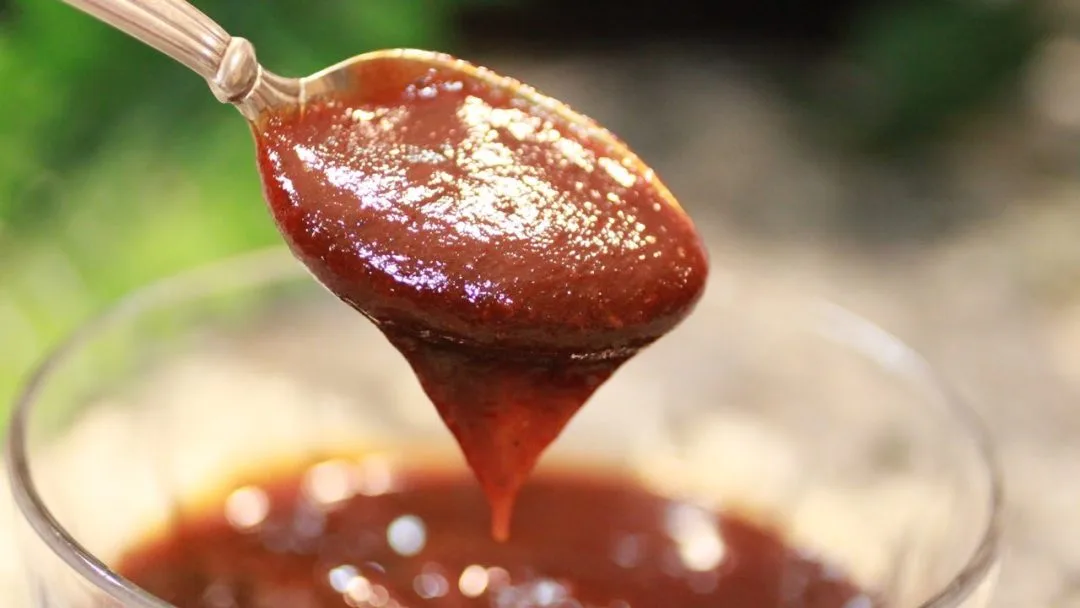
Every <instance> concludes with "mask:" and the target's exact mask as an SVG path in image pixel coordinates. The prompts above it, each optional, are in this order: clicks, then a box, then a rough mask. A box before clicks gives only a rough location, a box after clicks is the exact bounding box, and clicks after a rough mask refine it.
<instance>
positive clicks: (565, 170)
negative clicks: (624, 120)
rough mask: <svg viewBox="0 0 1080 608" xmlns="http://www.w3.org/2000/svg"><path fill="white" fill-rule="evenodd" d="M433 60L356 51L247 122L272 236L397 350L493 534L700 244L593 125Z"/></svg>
mask: <svg viewBox="0 0 1080 608" xmlns="http://www.w3.org/2000/svg"><path fill="white" fill-rule="evenodd" d="M432 57H436V58H439V57H440V56H427V60H425V61H421V60H418V59H415V58H413V57H411V56H408V55H402V56H385V57H382V58H375V59H369V60H367V61H364V62H361V63H360V64H358V65H357V66H355V67H354V68H352V72H351V73H350V77H351V80H352V83H353V85H354V89H355V90H354V92H351V93H342V94H339V95H336V96H334V97H332V98H321V99H315V100H312V101H311V102H310V103H308V104H307V105H306V106H305V107H304V108H303V109H302V110H292V111H287V112H276V113H271V114H268V115H266V116H264V117H263V118H262V119H261V120H260V121H258V122H257V124H255V125H253V129H254V132H255V136H256V141H257V145H258V158H259V167H260V172H261V174H262V178H263V185H264V191H265V194H266V198H267V200H268V202H269V205H270V209H271V211H272V214H273V216H274V219H275V220H276V222H277V224H278V227H279V228H280V230H281V233H282V234H283V235H284V238H285V240H286V241H287V243H288V244H289V246H290V247H291V249H292V251H293V252H294V254H295V255H296V256H297V257H298V258H299V259H300V260H301V261H302V262H303V263H304V264H305V265H306V266H307V267H308V268H309V269H310V270H311V272H312V273H313V274H314V275H315V276H316V277H317V278H318V279H319V280H320V281H321V282H322V283H323V284H324V285H326V286H327V287H328V288H329V289H330V290H331V291H333V292H334V293H335V294H337V295H338V296H339V297H340V298H341V299H342V300H344V301H345V302H347V303H349V304H350V305H352V306H353V307H354V308H356V309H357V310H359V311H360V312H362V313H363V314H365V315H366V316H368V317H369V318H370V319H371V320H373V321H374V322H375V323H376V324H377V325H378V326H379V327H380V328H381V330H382V331H383V332H384V334H385V335H386V336H387V337H388V338H389V339H390V341H391V342H393V344H394V345H395V346H396V347H397V348H398V349H399V350H400V351H401V352H402V353H403V354H404V355H405V357H406V358H407V359H408V360H409V362H410V364H411V365H412V367H413V369H414V370H415V372H416V374H417V376H418V377H419V379H420V382H421V384H422V385H423V387H424V390H425V391H426V392H427V394H428V395H429V397H430V398H431V400H432V401H433V402H434V404H435V406H436V407H437V408H438V410H439V413H440V414H441V416H442V417H443V419H444V420H445V422H446V424H447V426H448V427H449V428H450V430H451V431H452V432H453V434H454V436H455V437H456V438H457V440H458V442H459V444H460V445H461V447H462V450H463V452H464V454H465V457H466V459H467V460H468V462H469V464H470V466H471V467H472V468H473V470H474V472H475V473H476V475H477V478H478V479H479V481H480V483H481V485H482V487H483V488H484V489H485V492H486V493H487V496H488V498H489V501H490V504H491V506H492V509H493V531H494V533H495V534H496V536H499V537H505V535H506V533H507V529H508V526H509V521H510V514H511V508H512V505H513V501H514V495H515V493H516V492H517V489H518V487H520V486H521V484H522V483H523V481H524V480H525V479H526V477H527V476H528V474H529V472H530V471H531V470H532V468H533V466H534V465H535V463H536V461H537V459H538V458H539V457H540V455H541V453H542V452H543V450H544V449H545V448H546V447H547V446H548V445H549V444H550V443H551V442H552V441H553V440H554V439H555V438H556V437H557V436H558V434H559V432H560V431H561V430H562V428H563V427H564V425H565V424H566V423H567V422H568V421H569V420H570V419H571V417H572V416H573V415H574V414H575V413H576V412H577V410H578V409H579V408H580V407H581V406H582V404H583V403H584V402H585V401H586V400H587V399H588V398H589V397H590V396H591V395H592V393H593V392H594V391H595V390H596V388H597V387H599V386H600V385H601V384H602V383H603V382H604V381H605V380H606V379H607V378H608V377H609V376H610V375H611V374H612V373H613V372H614V371H615V370H616V369H618V367H619V366H620V365H622V363H624V362H625V361H626V360H627V359H628V358H630V357H631V356H633V354H634V353H635V352H637V351H638V350H639V349H640V348H642V347H644V346H646V345H648V344H649V343H651V342H652V341H654V340H656V339H657V338H659V337H660V336H662V335H663V334H665V333H666V332H668V331H669V330H670V329H671V328H672V327H674V326H675V325H676V324H677V323H678V322H679V321H680V320H682V318H684V317H685V316H686V315H687V314H688V313H689V312H690V310H691V309H692V307H693V305H694V304H695V303H696V301H697V300H698V298H699V296H700V295H701V292H702V290H703V289H704V284H705V277H706V272H707V262H706V255H705V251H704V248H703V246H702V244H701V242H700V240H699V239H698V236H697V233H696V232H695V230H694V227H693V225H692V223H691V221H690V220H689V219H688V218H687V217H686V215H685V214H684V213H683V212H682V210H681V209H680V208H679V207H678V205H677V203H676V202H675V201H674V199H672V197H671V195H670V193H669V192H668V191H667V189H666V188H665V187H664V186H663V184H661V183H660V182H659V181H658V180H657V179H656V177H655V176H654V175H653V174H652V172H651V171H650V170H649V169H648V168H647V167H645V166H644V165H643V164H642V163H641V162H640V161H639V160H638V159H637V158H636V157H634V156H633V155H632V154H631V153H630V152H629V151H628V150H626V148H625V147H623V146H622V144H620V143H619V142H618V141H616V140H615V139H614V138H613V137H612V136H610V135H609V134H608V133H607V132H605V131H603V130H602V129H601V128H600V127H598V126H596V125H594V124H592V123H591V122H587V121H583V120H579V119H569V118H568V117H567V115H566V114H565V113H564V111H563V110H560V109H559V108H558V107H557V104H556V102H554V101H551V100H548V99H546V98H543V97H541V96H539V95H536V94H534V93H532V92H531V91H528V90H527V89H525V88H524V87H522V86H521V85H519V84H518V83H516V82H513V81H510V80H508V79H501V78H499V77H496V76H494V75H492V74H490V73H489V72H486V71H483V70H478V69H476V68H472V67H462V66H463V65H464V64H461V63H460V62H458V63H455V62H454V61H453V60H450V59H448V58H439V59H438V61H435V62H434V63H433V62H432V61H431V58H432ZM522 91H526V93H525V94H524V95H523V94H522ZM357 348H363V345H357Z"/></svg>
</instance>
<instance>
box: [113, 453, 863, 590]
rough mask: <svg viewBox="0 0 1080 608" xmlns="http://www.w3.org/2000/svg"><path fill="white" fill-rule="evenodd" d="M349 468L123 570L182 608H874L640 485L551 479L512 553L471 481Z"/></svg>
mask: <svg viewBox="0 0 1080 608" xmlns="http://www.w3.org/2000/svg"><path fill="white" fill-rule="evenodd" d="M345 466H349V465H348V463H346V462H344V461H331V462H328V463H323V464H321V465H318V466H316V467H314V468H312V469H311V470H309V471H308V473H307V474H306V475H304V476H297V477H294V478H289V477H286V478H281V479H279V480H277V481H276V482H273V483H268V484H262V485H245V486H243V487H240V488H238V489H236V490H235V491H233V492H232V494H230V495H229V496H228V497H227V498H226V499H224V500H223V501H222V502H221V503H219V504H215V505H214V508H213V509H211V510H208V511H206V512H197V513H190V514H188V515H187V516H186V517H185V518H184V519H182V520H181V521H179V522H177V526H176V527H174V528H171V529H170V530H169V531H168V533H167V534H166V535H165V536H163V537H161V538H158V539H156V540H153V541H151V542H148V543H147V544H145V545H143V546H139V547H136V548H134V549H133V550H132V551H131V552H129V553H128V554H127V556H125V557H124V559H123V560H121V563H120V565H119V571H120V572H121V573H122V574H123V575H125V576H126V577H128V578H130V579H131V580H133V581H134V582H135V583H137V584H138V585H140V586H142V587H143V588H145V589H147V590H149V591H150V592H152V593H154V594H155V595H157V596H158V597H161V598H162V599H164V600H166V601H168V602H170V603H172V604H174V605H176V606H179V607H180V608H279V607H288V608H344V607H346V606H349V607H353V608H356V607H360V608H404V607H412V608H418V607H423V606H430V607H433V608H470V607H476V608H479V607H496V608H534V607H536V608H540V607H545V608H796V607H797V608H844V607H850V606H859V607H865V608H869V607H870V606H872V605H874V604H873V602H871V599H870V597H869V596H866V595H864V594H863V593H861V592H860V591H859V590H858V589H857V588H856V587H854V586H853V585H851V584H850V583H849V582H848V581H847V580H846V579H845V578H844V577H843V575H842V573H840V572H838V571H836V570H835V569H832V568H829V567H827V566H825V565H823V564H821V563H819V562H816V561H814V560H813V559H811V558H810V557H808V556H806V555H805V554H803V553H801V552H799V551H797V550H795V549H793V548H791V547H789V546H787V545H785V543H784V542H783V540H782V539H781V538H779V537H778V536H777V535H775V534H774V533H773V532H771V531H770V530H768V529H765V528H762V527H758V526H756V525H754V524H751V523H748V522H746V521H744V520H740V519H738V518H735V517H730V516H722V515H717V514H715V513H712V512H709V511H706V510H703V509H701V508H698V507H695V506H692V505H689V504H684V503H679V502H672V501H669V500H666V499H664V498H661V497H659V496H656V495H653V494H650V493H649V492H647V491H646V490H644V489H642V488H640V487H637V486H635V485H634V484H633V482H631V481H629V480H625V479H618V478H613V477H602V478H597V477H591V476H585V475H582V474H568V473H563V474H556V475H550V474H544V475H538V476H537V477H536V478H535V479H533V480H531V481H530V482H529V483H528V484H526V485H525V486H524V488H523V489H522V492H521V496H520V499H519V503H518V514H517V518H516V522H515V525H514V529H513V535H512V537H511V540H510V541H508V542H505V543H500V542H496V541H495V540H493V539H492V538H491V536H490V534H489V530H488V522H487V519H486V517H485V516H484V511H485V509H484V498H483V496H482V494H481V493H480V492H479V490H477V489H476V487H475V485H474V484H473V483H472V480H470V479H468V478H467V477H466V476H463V475H461V474H453V473H448V472H433V471H424V470H422V469H418V470H411V471H408V470H407V471H399V472H398V473H399V474H398V475H395V476H393V477H379V478H378V479H380V480H381V481H378V482H376V483H374V484H372V483H371V482H370V480H369V482H368V483H367V484H364V483H360V484H357V485H353V486H345V485H343V484H344V481H343V480H345V479H348V477H346V476H342V475H341V474H340V473H341V471H340V467H345ZM368 470H369V471H370V470H371V469H370V467H369V469H368ZM353 479H357V478H355V477H354V478H353ZM389 479H392V482H388V481H387V480H389ZM849 602H850V603H849Z"/></svg>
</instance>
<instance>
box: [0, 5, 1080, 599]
mask: <svg viewBox="0 0 1080 608" xmlns="http://www.w3.org/2000/svg"><path fill="white" fill-rule="evenodd" d="M195 3H196V4H197V5H198V6H199V7H200V8H202V9H203V10H204V11H205V12H207V13H208V14H210V15H212V16H213V17H214V18H215V19H217V20H218V21H219V22H220V23H222V24H223V25H224V26H225V27H226V28H227V29H228V30H229V31H231V32H233V33H235V34H237V35H243V36H245V37H248V38H249V39H251V40H252V41H253V42H254V43H255V45H256V47H257V48H258V49H259V55H260V59H261V60H262V61H263V63H264V64H266V65H267V66H270V67H271V68H272V69H274V70H275V71H277V72H279V73H282V74H290V75H292V74H304V73H308V72H311V71H314V70H316V69H318V68H321V67H323V66H325V65H327V64H330V63H333V62H335V61H337V60H339V59H342V58H344V57H347V56H350V55H353V54H356V53H359V52H362V51H366V50H372V49H377V48H385V47H398V46H412V47H422V48H434V49H439V50H446V51H450V52H453V53H455V54H458V55H460V56H463V57H466V58H469V59H472V60H474V61H476V62H479V63H483V64H486V65H489V66H491V67H494V68H496V69H497V70H499V71H501V72H503V73H506V74H509V75H513V76H516V77H518V78H520V79H522V80H525V81H527V82H530V83H532V84H534V85H536V86H537V87H538V88H540V89H541V90H543V91H545V92H547V93H549V94H551V95H554V96H555V97H558V98H561V99H563V100H565V101H568V102H569V103H571V105H573V106H575V108H576V109H578V110H580V111H583V112H585V113H587V114H590V115H592V116H593V117H595V118H597V119H599V120H600V122H602V123H604V124H605V125H607V126H609V127H610V128H611V129H612V130H614V131H615V132H617V133H619V134H620V135H621V136H622V137H623V138H624V139H625V140H627V141H628V142H629V143H630V144H631V146H632V147H634V148H635V149H636V150H638V152H639V153H640V154H641V155H642V156H643V157H644V158H645V159H646V160H647V161H648V162H649V163H650V164H652V165H653V167H654V168H656V169H657V170H658V172H659V173H660V175H662V176H663V177H664V178H665V180H666V181H667V182H668V184H669V185H670V186H671V188H672V190H673V191H674V192H675V193H676V195H677V196H678V197H679V198H680V199H681V200H682V201H683V202H684V204H685V206H686V207H687V208H689V209H690V211H691V212H692V214H694V215H695V217H697V218H699V222H700V223H701V224H702V226H703V227H704V229H705V231H706V233H707V234H708V235H709V238H710V240H711V241H712V245H713V247H714V249H715V250H717V251H723V252H725V255H730V256H731V259H741V260H744V263H745V264H747V265H749V266H750V267H752V268H756V269H758V270H760V271H761V272H768V273H773V274H777V275H782V276H784V277H786V278H787V279H789V280H793V281H803V282H805V284H806V287H807V289H808V290H813V291H817V292H823V293H826V294H828V295H830V296H832V297H834V298H835V299H837V300H839V301H840V302H841V303H842V304H845V305H847V306H849V307H851V308H853V309H855V310H856V311H858V312H860V313H862V314H864V315H866V316H869V317H871V318H873V319H874V320H876V321H878V322H879V323H881V324H882V325H884V326H885V327H887V328H888V329H890V330H892V331H893V332H895V333H897V334H899V335H900V336H901V337H903V338H904V339H906V340H908V341H909V342H912V343H913V344H915V346H917V347H918V348H920V349H921V350H922V351H924V352H925V353H927V354H928V356H929V357H930V358H931V359H932V360H933V361H934V363H935V364H937V365H939V366H940V367H942V368H943V370H944V372H945V373H946V374H947V375H948V376H949V377H950V378H952V379H953V380H954V381H955V382H956V383H957V384H958V385H959V386H960V387H961V389H962V390H963V391H964V392H965V394H967V395H968V396H969V397H970V398H971V400H972V401H973V402H974V403H976V404H977V406H978V407H979V409H980V411H981V412H982V413H983V414H984V416H985V417H986V419H987V420H988V422H989V423H990V425H991V427H992V429H993V431H994V433H995V434H996V435H997V439H998V440H999V443H1000V444H1001V446H1002V452H1003V456H1004V458H1005V467H1006V473H1007V475H1008V476H1009V482H1010V484H1011V488H1010V492H1011V494H1010V502H1011V508H1012V511H1011V512H1010V516H1009V522H1008V523H1009V525H1010V526H1011V528H1010V543H1011V544H1012V549H1013V551H1012V553H1013V556H1012V558H1011V562H1010V565H1009V567H1008V568H1006V573H1005V575H1004V577H1005V581H1004V584H1003V589H1002V592H1001V593H1000V594H999V599H998V604H997V605H1001V606H1007V605H1016V606H1025V607H1031V606H1052V607H1060V608H1068V607H1074V608H1075V607H1077V606H1080V483H1077V471H1078V470H1080V468H1078V467H1080V281H1078V279H1080V147H1078V143H1080V1H1078V0H906V1H901V0H895V1H887V0H843V1H840V0H837V1H833V2H826V1H817V2H805V1H803V2H800V1H797V0H721V1H719V2H708V3H706V2H700V1H693V0H666V1H665V2H641V3H637V4H634V5H633V6H631V5H630V4H628V3H623V2H613V1H608V0H591V1H588V2H583V1H581V0H576V1H571V0H547V1H542V0H303V1H302V0H262V1H260V2H250V1H248V0H198V1H197V2H195ZM0 83H2V84H0V413H4V414H6V411H7V408H8V406H7V404H9V403H10V401H11V398H12V396H13V394H14V392H15V391H16V389H17V386H18V384H19V382H20V379H21V378H22V377H23V376H24V374H25V373H26V372H27V370H28V368H29V367H30V366H31V365H32V364H33V363H34V362H35V361H37V360H38V359H39V358H40V357H41V356H42V355H43V353H44V352H46V350H47V349H48V348H49V347H50V346H53V345H55V344H56V343H57V341H58V340H59V339H60V338H62V336H63V335H64V334H65V333H67V332H68V331H70V330H71V329H72V328H74V327H75V326H77V325H78V324H79V323H80V322H83V321H85V320H86V319H87V318H88V317H89V316H90V315H92V314H94V313H95V312H97V311H100V310H101V309H102V308H104V307H105V306H107V305H108V304H109V303H110V302H112V301H114V300H115V299H116V298H118V297H119V296H120V295H122V294H123V293H125V292H127V291H128V290H130V289H132V288H133V287H135V286H138V285H140V284H143V283H145V282H147V281H149V280H152V279H154V278H156V277H160V276H164V275H168V274H171V273H174V272H176V271H178V270H180V269H183V268H186V267H190V266H193V265H197V264H199V263H202V262H206V261H209V260H213V259H217V258H221V257H223V256H226V255H228V254H230V253H234V252H239V251H243V250H247V249H251V248H254V247H260V246H265V245H271V244H274V243H276V242H277V236H276V233H275V231H274V229H273V226H272V224H271V222H270V220H269V217H268V215H267V214H266V212H265V209H264V207H263V203H262V202H261V198H260V192H259V187H258V181H257V176H256V173H255V168H254V162H253V156H252V146H251V141H250V136H249V134H248V132H247V129H246V126H245V125H244V123H243V121H242V120H240V119H239V117H238V116H237V115H236V114H235V112H234V111H232V110H231V109H229V108H225V107H221V106H220V105H219V104H217V102H215V100H214V99H213V97H212V96H211V95H210V94H209V92H208V91H207V89H206V86H205V83H203V82H201V81H200V80H199V79H198V78H196V77H195V76H193V75H191V74H189V73H187V72H186V71H184V70H183V69H182V68H180V67H178V66H177V65H174V64H172V63H171V62H170V61H169V60H168V59H166V58H164V57H162V56H159V55H158V54H156V53H155V52H153V51H150V50H149V49H147V48H145V47H143V46H141V45H140V44H138V43H136V42H134V41H132V40H130V39H128V38H126V37H124V36H122V35H120V34H118V33H116V32H114V31H111V30H109V29H108V28H106V27H105V26H102V25H100V24H98V23H96V22H95V21H93V20H91V19H90V18H88V17H85V16H83V15H82V14H80V13H77V12H76V11H74V10H73V9H70V8H68V7H67V6H65V5H64V4H62V3H61V2H59V1H58V0H0ZM717 263H719V260H717Z"/></svg>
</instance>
